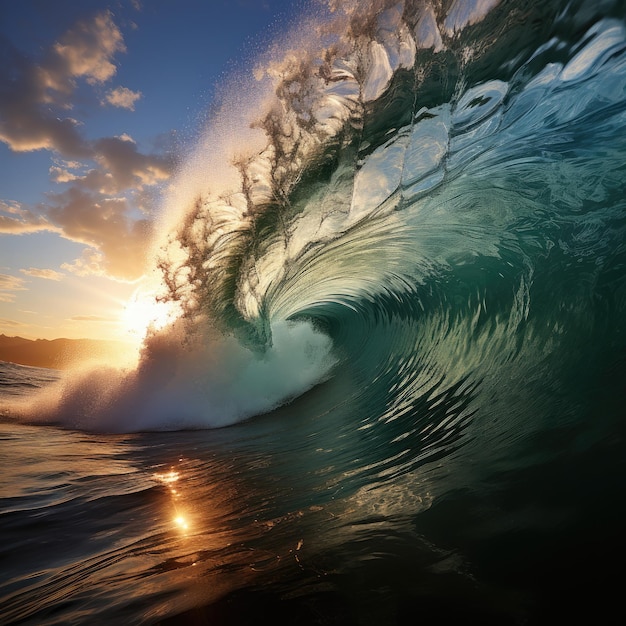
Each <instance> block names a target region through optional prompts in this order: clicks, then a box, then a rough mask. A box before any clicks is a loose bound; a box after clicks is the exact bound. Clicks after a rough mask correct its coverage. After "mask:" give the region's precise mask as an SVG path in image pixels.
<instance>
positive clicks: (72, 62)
mask: <svg viewBox="0 0 626 626" xmlns="http://www.w3.org/2000/svg"><path fill="white" fill-rule="evenodd" d="M301 6H302V2H300V1H299V0H111V1H110V2H107V1H106V0H55V2H50V1H49V0H21V1H20V2H10V1H8V0H0V56H1V58H0V334H5V335H8V336H15V335H19V336H22V337H26V338H30V339H35V338H43V339H54V338H58V337H67V338H93V339H117V340H120V339H121V340H125V339H131V340H132V336H130V335H132V334H133V333H137V332H140V329H139V328H135V327H134V324H133V303H134V311H135V314H136V313H137V309H138V307H137V303H136V301H135V299H134V298H133V294H134V293H135V292H136V290H137V289H138V285H139V284H141V280H142V277H143V276H144V275H145V274H146V272H148V271H149V267H148V265H149V263H148V261H147V255H146V252H147V250H148V247H149V244H150V241H151V236H152V233H153V231H154V227H155V220H156V218H157V217H158V214H159V210H160V208H161V206H162V200H163V197H164V196H165V194H166V193H167V191H168V186H169V185H171V184H172V181H173V179H174V176H175V174H176V172H177V170H178V169H179V168H180V167H181V165H182V164H183V163H184V162H185V156H186V155H187V154H188V153H189V151H190V150H191V147H192V145H193V142H194V140H195V139H196V138H197V136H198V134H199V133H200V131H201V128H202V125H203V123H205V121H206V119H207V112H208V111H210V109H211V104H212V103H213V102H214V101H215V98H216V96H217V95H218V94H219V89H220V85H221V84H222V83H223V82H224V81H225V80H226V79H227V77H228V76H229V75H230V74H231V73H232V72H233V71H235V70H237V71H242V70H243V71H245V70H246V68H247V66H248V65H250V66H251V65H252V60H253V59H254V56H255V54H257V53H258V52H260V51H262V50H263V49H264V48H265V46H267V44H269V43H270V41H271V38H272V36H273V34H276V33H280V32H281V30H282V29H284V28H285V27H286V25H287V24H288V23H289V22H290V20H292V19H293V18H294V16H295V15H296V14H297V13H298V12H299V10H300V8H301Z"/></svg>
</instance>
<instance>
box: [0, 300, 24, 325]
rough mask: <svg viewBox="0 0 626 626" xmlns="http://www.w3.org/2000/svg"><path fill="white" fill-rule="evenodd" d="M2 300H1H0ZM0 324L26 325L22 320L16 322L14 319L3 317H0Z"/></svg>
mask: <svg viewBox="0 0 626 626" xmlns="http://www.w3.org/2000/svg"><path fill="white" fill-rule="evenodd" d="M0 302H2V300H0ZM0 325H2V326H26V324H24V323H23V322H18V321H16V320H8V319H6V318H5V317H0Z"/></svg>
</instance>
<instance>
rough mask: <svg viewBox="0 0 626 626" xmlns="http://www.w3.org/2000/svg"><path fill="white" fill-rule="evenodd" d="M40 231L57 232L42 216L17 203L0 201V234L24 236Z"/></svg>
mask: <svg viewBox="0 0 626 626" xmlns="http://www.w3.org/2000/svg"><path fill="white" fill-rule="evenodd" d="M42 230H47V231H52V232H59V229H58V228H57V227H56V226H54V225H53V224H51V223H50V222H49V221H48V220H47V219H46V218H45V217H44V216H43V215H40V214H37V213H34V212H33V211H31V210H30V209H25V208H23V207H22V205H21V204H19V203H18V202H6V201H3V200H0V234H11V235H24V234H27V233H37V232H40V231H42Z"/></svg>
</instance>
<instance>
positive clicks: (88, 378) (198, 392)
mask: <svg viewBox="0 0 626 626" xmlns="http://www.w3.org/2000/svg"><path fill="white" fill-rule="evenodd" d="M272 332H273V345H272V347H271V348H269V349H268V350H266V351H264V352H262V353H258V352H254V351H252V350H250V349H248V348H246V347H244V346H243V345H241V344H240V343H239V342H238V341H237V340H236V339H234V338H233V337H224V336H219V335H217V334H216V333H214V332H213V333H211V332H209V333H204V335H203V336H202V335H198V337H197V341H194V340H193V338H192V339H191V340H189V338H187V339H186V340H184V339H183V330H182V328H173V327H172V328H168V329H167V330H166V331H164V332H161V333H159V334H157V335H155V336H153V337H151V338H150V339H149V341H148V342H147V344H146V348H145V350H144V354H143V356H142V359H141V361H140V363H139V365H138V366H137V368H136V369H134V370H131V371H128V370H121V369H115V368H111V367H105V366H99V367H92V368H90V369H88V370H82V371H76V372H72V373H70V374H69V375H68V376H67V377H66V378H65V379H64V380H63V381H62V382H61V383H60V384H59V385H58V386H56V387H53V388H50V389H48V390H46V391H45V392H44V393H43V394H42V395H41V396H40V397H38V398H35V400H34V401H32V402H30V403H29V405H28V407H22V408H21V410H20V409H16V410H15V411H13V412H15V413H17V416H18V417H21V418H22V419H23V420H24V421H30V422H38V423H41V422H48V423H57V424H61V425H63V426H66V427H70V428H77V429H80V430H89V431H97V432H138V431H149V430H181V429H193V428H197V429H201V428H215V427H221V426H227V425H230V424H233V423H235V422H239V421H242V420H245V419H247V418H250V417H252V416H255V415H259V414H263V413H266V412H268V411H270V410H272V409H274V408H276V407H278V406H280V405H282V404H284V403H286V402H289V401H290V400H292V399H293V398H294V397H296V396H298V395H301V394H302V393H304V392H305V391H307V390H308V389H310V388H311V387H313V386H314V385H316V384H317V383H319V382H321V381H322V380H324V379H325V378H326V377H327V376H328V374H329V371H330V369H331V367H332V365H333V364H334V362H335V361H334V358H333V356H332V352H331V341H330V339H329V338H328V337H327V336H326V335H324V334H322V333H320V332H318V331H316V330H315V329H314V328H313V327H312V326H311V325H310V324H308V323H305V322H297V323H296V322H280V323H278V324H276V325H275V326H273V327H272ZM192 337H193V336H192Z"/></svg>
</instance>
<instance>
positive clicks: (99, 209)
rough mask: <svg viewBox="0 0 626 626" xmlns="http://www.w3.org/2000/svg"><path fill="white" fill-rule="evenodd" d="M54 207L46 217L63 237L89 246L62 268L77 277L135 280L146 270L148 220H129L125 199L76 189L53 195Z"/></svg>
mask: <svg viewBox="0 0 626 626" xmlns="http://www.w3.org/2000/svg"><path fill="white" fill-rule="evenodd" d="M54 199H55V201H56V203H57V204H56V206H53V207H51V208H49V210H48V216H49V218H50V219H51V221H52V222H54V223H55V224H56V225H57V226H58V227H59V229H61V231H62V235H63V237H66V238H67V239H71V240H72V241H76V242H79V243H84V244H86V245H87V246H89V249H87V250H86V251H85V252H84V253H83V256H82V257H81V258H80V259H77V260H76V261H74V262H73V263H71V264H64V265H62V266H61V267H62V268H63V269H65V270H68V271H71V272H73V273H75V274H79V275H87V274H96V275H105V274H106V275H107V276H109V277H111V278H115V279H117V280H122V281H134V280H136V279H137V278H139V277H140V276H141V275H142V273H143V272H144V270H145V267H146V256H145V255H146V250H147V248H148V242H149V241H150V238H151V236H152V228H153V226H152V223H151V222H150V221H149V220H148V219H139V220H134V219H131V218H130V217H129V215H128V213H129V207H128V203H127V201H126V200H125V199H124V198H103V197H102V196H99V195H98V194H90V193H87V192H85V191H84V190H81V189H79V188H77V187H72V188H70V189H69V190H68V191H67V192H64V193H62V194H58V195H56V196H54Z"/></svg>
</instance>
